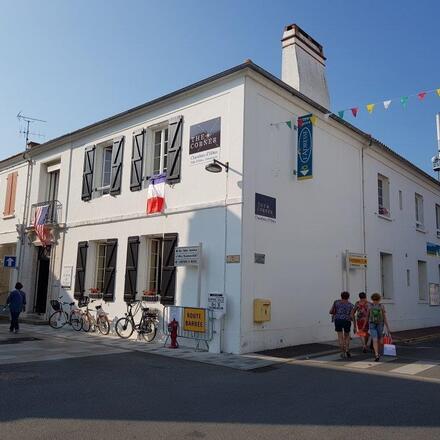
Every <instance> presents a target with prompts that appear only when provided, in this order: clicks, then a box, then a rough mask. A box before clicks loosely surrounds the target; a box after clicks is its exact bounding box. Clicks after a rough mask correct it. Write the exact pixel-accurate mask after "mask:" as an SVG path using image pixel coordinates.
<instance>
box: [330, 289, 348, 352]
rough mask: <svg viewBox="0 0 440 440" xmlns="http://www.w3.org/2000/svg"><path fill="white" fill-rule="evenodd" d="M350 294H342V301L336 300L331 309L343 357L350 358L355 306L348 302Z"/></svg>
mask: <svg viewBox="0 0 440 440" xmlns="http://www.w3.org/2000/svg"><path fill="white" fill-rule="evenodd" d="M349 298H350V294H349V293H348V292H342V293H341V299H340V300H336V301H335V302H334V303H333V306H332V308H331V309H330V314H331V315H332V317H333V321H334V323H335V331H336V333H337V334H338V342H339V347H340V348H341V357H342V358H349V357H351V354H350V329H351V314H352V311H353V304H352V303H351V302H350V301H349V300H348V299H349Z"/></svg>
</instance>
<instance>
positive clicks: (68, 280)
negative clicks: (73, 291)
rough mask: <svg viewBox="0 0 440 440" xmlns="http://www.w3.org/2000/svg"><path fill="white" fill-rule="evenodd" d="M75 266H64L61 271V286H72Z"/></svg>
mask: <svg viewBox="0 0 440 440" xmlns="http://www.w3.org/2000/svg"><path fill="white" fill-rule="evenodd" d="M72 273H73V266H64V267H63V272H62V273H61V287H72Z"/></svg>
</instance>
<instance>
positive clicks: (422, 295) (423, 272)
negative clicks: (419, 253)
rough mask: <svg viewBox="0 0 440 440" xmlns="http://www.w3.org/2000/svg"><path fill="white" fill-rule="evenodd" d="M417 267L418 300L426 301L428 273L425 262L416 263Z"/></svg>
mask: <svg viewBox="0 0 440 440" xmlns="http://www.w3.org/2000/svg"><path fill="white" fill-rule="evenodd" d="M417 267H418V271H419V300H420V301H426V299H427V297H428V273H427V267H426V261H420V260H419V261H418V262H417Z"/></svg>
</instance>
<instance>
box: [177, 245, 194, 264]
mask: <svg viewBox="0 0 440 440" xmlns="http://www.w3.org/2000/svg"><path fill="white" fill-rule="evenodd" d="M199 264H200V246H182V247H177V248H176V249H175V253H174V265H175V266H198V265H199Z"/></svg>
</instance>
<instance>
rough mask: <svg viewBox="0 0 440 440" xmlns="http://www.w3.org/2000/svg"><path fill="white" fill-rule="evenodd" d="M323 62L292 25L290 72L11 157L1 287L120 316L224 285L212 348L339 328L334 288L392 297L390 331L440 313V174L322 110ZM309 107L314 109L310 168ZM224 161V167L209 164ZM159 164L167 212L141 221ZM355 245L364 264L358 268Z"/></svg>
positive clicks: (198, 90) (221, 81)
mask: <svg viewBox="0 0 440 440" xmlns="http://www.w3.org/2000/svg"><path fill="white" fill-rule="evenodd" d="M324 62H325V58H324V55H323V51H322V46H320V45H319V44H318V43H317V42H316V41H314V40H313V39H312V38H311V37H310V36H308V35H307V34H306V33H304V32H303V31H302V30H301V29H299V28H298V27H297V26H288V27H286V29H285V34H284V37H283V78H282V79H283V80H279V79H278V78H275V77H274V76H272V75H271V74H270V73H268V72H266V71H264V70H263V69H261V68H260V67H258V66H257V65H255V64H254V63H252V62H251V61H247V62H245V63H243V64H241V65H239V66H237V67H235V68H233V69H230V70H228V71H225V72H222V73H220V74H218V75H215V76H214V77H210V78H208V79H206V80H203V81H201V82H199V83H196V84H193V85H191V86H189V87H186V88H184V89H182V90H179V91H176V92H174V93H172V94H170V95H167V96H164V97H162V98H159V99H157V100H155V101H152V102H150V103H147V104H145V105H142V106H139V107H137V108H135V109H131V110H129V111H127V112H124V113H121V114H119V115H116V116H114V117H111V118H108V119H106V120H104V121H101V122H98V123H96V124H93V125H90V126H88V127H85V128H82V129H80V130H77V131H75V132H73V133H69V134H66V135H64V136H61V137H60V138H57V139H54V140H52V141H49V142H47V143H45V144H41V145H37V146H34V147H32V148H30V149H28V150H27V151H26V153H25V155H24V156H14V157H13V158H10V159H7V160H5V161H3V162H1V163H0V187H1V188H4V190H3V191H2V194H4V197H5V214H4V218H3V220H2V221H0V240H1V242H0V251H1V252H2V253H3V254H4V255H8V254H11V253H15V254H16V255H17V261H18V262H19V264H18V269H8V268H4V269H3V272H1V273H0V285H1V286H2V287H1V288H2V292H6V291H7V289H8V288H11V286H12V284H13V283H14V282H15V281H16V280H17V279H20V280H21V281H22V283H23V284H24V285H25V286H26V290H27V292H28V296H29V300H28V309H27V312H28V313H29V314H35V313H37V314H41V315H42V316H47V314H48V313H49V311H50V306H49V300H51V299H56V298H58V297H59V296H62V297H63V298H65V299H67V298H76V299H78V298H80V297H82V296H84V295H85V296H88V295H91V294H93V293H94V292H97V291H99V292H100V293H101V294H102V297H103V298H102V299H103V301H104V303H105V305H104V308H105V310H106V311H107V312H108V313H109V315H110V317H111V318H112V319H116V318H118V317H121V316H123V314H124V312H125V310H126V307H125V302H126V301H130V300H133V299H141V298H142V296H144V295H146V294H158V295H159V298H158V301H157V303H156V304H155V306H156V307H158V308H159V309H160V310H162V307H163V306H166V305H179V306H187V307H207V304H208V303H207V301H208V294H209V293H223V294H224V295H225V297H226V298H227V310H226V315H225V317H224V318H223V320H222V321H221V322H220V321H219V322H216V330H217V331H216V333H215V335H214V341H213V342H212V343H211V350H213V351H225V352H232V353H243V352H252V351H257V350H263V349H268V348H275V347H282V346H288V345H292V344H300V343H308V342H317V341H325V340H329V339H331V338H332V337H333V334H332V331H333V330H332V326H331V322H330V317H329V313H328V310H329V308H330V305H331V303H332V301H333V300H334V299H336V298H337V297H338V295H339V293H340V291H341V290H349V291H350V292H351V293H352V295H353V297H354V296H356V294H357V292H359V291H367V292H368V293H369V294H371V293H373V292H374V291H379V292H381V293H382V294H383V296H384V302H385V303H386V306H387V309H388V313H389V319H390V324H391V327H392V329H395V330H401V329H406V328H417V327H424V326H432V325H439V324H440V308H439V307H436V306H435V304H436V303H437V302H438V300H437V299H438V288H439V284H440V280H439V277H440V259H439V254H440V252H438V251H437V247H436V246H438V245H439V244H440V242H439V236H440V224H439V222H440V207H439V205H440V187H439V184H438V182H436V181H435V180H434V179H433V178H432V177H430V176H429V175H427V174H426V173H424V172H423V171H421V170H419V169H417V168H416V167H415V166H414V165H412V164H410V163H409V162H407V161H406V160H405V159H403V158H402V157H400V156H398V155H397V154H396V153H394V152H393V151H391V150H390V149H388V148H387V147H386V146H384V145H383V144H381V143H380V142H379V141H377V140H375V139H373V138H371V137H370V136H368V135H366V134H365V133H363V132H361V131H360V130H358V129H357V128H355V127H353V126H351V125H350V124H348V123H346V122H345V121H343V120H341V119H339V118H338V117H337V116H335V115H333V114H331V113H330V112H329V111H328V110H327V107H328V90H327V89H326V87H327V86H326V81H325V75H324V68H323V67H324ZM298 63H302V64H303V66H302V67H304V66H305V68H298ZM304 72H305V74H304ZM307 72H308V73H307ZM310 90H313V91H314V92H313V93H312V92H310ZM302 92H303V93H302ZM306 94H307V95H306ZM309 95H311V96H309ZM311 98H313V99H314V100H312V99H311ZM316 101H318V102H316ZM304 115H313V116H314V124H313V127H312V130H313V174H312V175H311V176H310V177H311V178H309V179H306V180H302V179H299V177H300V171H301V170H300V169H299V168H298V166H297V157H298V148H299V146H298V130H299V129H300V128H301V127H299V125H300V124H299V123H298V122H297V121H298V118H299V119H300V120H301V121H302V119H301V117H302V116H304ZM284 121H290V122H291V123H290V125H288V124H285V123H284ZM297 125H298V127H297ZM214 159H215V160H218V161H220V162H221V163H222V164H224V165H226V166H227V167H226V169H224V168H223V170H222V172H220V173H215V174H214V173H210V172H208V171H207V170H206V168H205V167H206V165H207V164H208V163H211V162H212V161H213V160H214ZM220 169H221V168H220ZM14 173H16V174H14ZM157 175H165V176H166V184H165V207H164V209H163V210H162V212H159V213H156V214H149V215H147V213H146V204H147V192H148V186H149V182H150V181H151V180H150V178H151V177H152V176H157ZM10 176H13V177H10ZM14 176H15V177H14ZM10 179H12V180H10ZM14 182H16V183H15V187H14ZM12 190H13V191H12ZM12 193H14V194H15V195H14V198H15V200H14V206H15V207H14V210H15V211H14V212H13V213H11V209H12V208H11V206H12ZM42 208H44V209H45V211H44V223H45V225H46V233H47V234H48V242H49V244H50V245H49V246H46V247H45V246H41V242H40V239H39V238H38V234H36V231H35V229H36V226H37V223H38V218H40V217H39V215H40V214H41V210H42ZM8 213H9V214H8ZM195 245H201V247H202V258H201V266H200V271H198V270H197V269H196V268H195V267H191V266H188V267H176V266H175V264H174V253H175V248H176V247H182V246H195ZM439 249H440V247H439ZM347 252H348V253H353V254H359V255H361V256H362V257H366V258H367V260H368V263H367V268H365V269H349V268H348V266H347ZM260 312H262V313H263V315H265V316H263V317H262V318H261V317H260V316H259V313H260Z"/></svg>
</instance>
